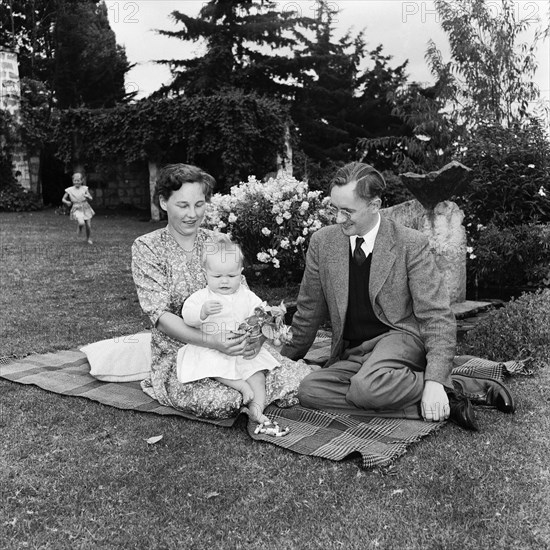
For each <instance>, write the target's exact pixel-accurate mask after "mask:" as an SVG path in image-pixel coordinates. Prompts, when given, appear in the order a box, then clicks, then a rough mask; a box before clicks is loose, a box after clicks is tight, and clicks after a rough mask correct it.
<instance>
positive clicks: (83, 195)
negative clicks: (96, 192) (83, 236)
mask: <svg viewBox="0 0 550 550" xmlns="http://www.w3.org/2000/svg"><path fill="white" fill-rule="evenodd" d="M65 193H67V194H68V195H69V200H70V201H71V202H72V203H73V205H72V207H71V214H70V217H71V220H76V221H77V222H79V223H82V222H83V221H85V220H91V219H92V217H93V216H95V212H94V211H93V209H92V207H91V206H90V205H89V204H88V200H87V195H88V194H89V191H88V186H87V185H81V186H80V187H76V185H72V186H71V187H67V189H65Z"/></svg>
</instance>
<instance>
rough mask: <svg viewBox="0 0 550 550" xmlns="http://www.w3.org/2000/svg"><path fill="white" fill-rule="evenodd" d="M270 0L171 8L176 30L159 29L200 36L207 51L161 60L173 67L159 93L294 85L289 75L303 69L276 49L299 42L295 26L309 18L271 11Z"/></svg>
mask: <svg viewBox="0 0 550 550" xmlns="http://www.w3.org/2000/svg"><path fill="white" fill-rule="evenodd" d="M276 7H277V3H276V2H272V1H270V0H257V1H255V0H210V1H209V2H208V3H207V4H205V5H204V6H203V8H202V9H201V11H200V13H199V16H198V17H190V16H188V15H185V14H184V13H180V12H178V11H174V12H173V13H172V17H173V19H174V20H175V21H176V22H177V23H181V24H182V25H183V29H182V30H179V31H166V30H159V31H158V32H159V33H160V34H162V35H165V36H171V37H175V38H179V39H181V40H184V41H192V42H198V41H201V40H204V41H205V43H206V53H205V54H204V55H203V56H202V57H196V58H193V59H182V60H178V59H170V60H160V61H159V63H164V64H168V65H169V66H170V67H171V70H172V73H173V79H172V82H171V83H170V84H169V85H167V86H165V87H163V88H162V89H161V90H160V93H161V94H166V93H174V94H180V93H185V94H188V95H193V94H215V93H217V92H219V91H220V90H222V89H225V88H240V89H242V90H244V91H255V92H256V93H259V94H267V95H271V96H279V97H290V96H291V95H292V93H293V90H294V86H293V85H292V84H291V83H290V82H289V77H296V76H297V75H299V73H300V72H301V71H302V66H301V63H300V61H299V59H293V58H292V57H289V55H277V54H274V53H273V52H275V51H279V50H285V49H286V50H287V51H288V52H291V51H292V50H294V49H296V48H298V47H300V43H301V35H300V33H299V29H300V28H302V29H306V28H308V27H309V26H310V25H311V24H312V20H311V19H309V18H307V17H300V16H298V14H296V13H295V12H292V11H285V12H284V13H280V12H278V11H276V9H275V8H276Z"/></svg>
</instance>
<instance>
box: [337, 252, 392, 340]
mask: <svg viewBox="0 0 550 550" xmlns="http://www.w3.org/2000/svg"><path fill="white" fill-rule="evenodd" d="M371 261H372V254H369V255H368V256H367V259H366V261H365V262H364V263H363V265H360V266H359V265H357V264H356V263H355V261H354V260H353V257H352V255H351V251H350V256H349V297H348V311H347V313H346V324H345V326H344V340H347V341H349V344H348V347H350V348H353V347H355V346H358V345H359V344H361V343H362V342H365V341H366V340H370V339H371V338H375V337H376V336H379V335H380V334H383V333H384V332H387V331H388V330H389V328H388V327H387V326H386V325H385V324H384V323H382V322H381V321H379V320H378V319H377V318H376V315H375V314H374V310H373V308H372V304H371V301H370V296H369V278H370V266H371Z"/></svg>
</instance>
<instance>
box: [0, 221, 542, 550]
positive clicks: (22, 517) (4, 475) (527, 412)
mask: <svg viewBox="0 0 550 550" xmlns="http://www.w3.org/2000/svg"><path fill="white" fill-rule="evenodd" d="M157 227H159V225H158V224H153V223H150V222H145V221H141V220H140V219H139V218H137V217H135V216H134V217H131V216H114V215H111V216H97V217H96V218H94V230H95V235H94V237H95V242H96V244H94V245H93V246H88V245H86V244H85V243H84V241H83V240H82V239H80V240H79V239H78V238H77V236H76V234H75V232H74V229H75V228H74V226H73V224H72V223H71V222H69V220H68V218H67V217H63V216H57V215H55V214H54V213H53V211H44V212H38V213H32V214H30V213H26V214H6V213H1V214H0V246H1V260H2V261H1V266H0V276H1V279H0V282H1V289H2V295H1V296H2V297H1V303H0V308H1V309H0V311H1V314H0V315H1V319H2V325H1V329H2V330H1V332H2V340H1V342H0V356H4V357H5V356H24V355H28V354H30V353H42V352H46V351H52V350H57V349H64V348H74V347H77V346H80V345H82V344H85V343H88V342H92V341H96V340H99V339H102V338H107V337H111V336H113V335H117V334H118V335H122V334H128V333H132V332H136V331H138V330H141V329H142V328H143V326H144V325H145V326H147V322H148V321H147V320H146V319H145V318H144V317H143V315H142V314H141V312H140V309H139V304H138V303H137V299H136V297H135V291H134V287H133V283H132V280H131V274H130V269H129V267H130V266H129V261H130V245H131V243H132V241H133V239H134V238H135V237H136V236H138V235H140V234H143V233H146V232H148V231H151V230H153V229H155V228H157ZM285 291H286V290H285ZM259 293H260V291H259ZM509 385H510V387H511V390H512V391H513V393H514V395H515V396H516V399H517V402H518V411H517V413H516V414H515V415H513V416H510V415H504V414H502V413H499V412H497V411H494V410H478V418H479V422H480V425H481V432H480V433H478V434H471V433H468V432H465V431H462V430H460V429H459V428H457V427H456V426H454V425H448V426H446V427H445V428H443V429H442V430H440V431H439V432H438V433H437V434H435V435H433V436H430V437H429V438H427V439H426V440H424V441H423V442H421V443H419V444H417V445H415V446H413V447H412V448H411V449H410V450H409V452H408V453H407V454H406V455H405V456H403V457H402V458H401V459H399V460H398V461H397V462H396V463H395V464H394V465H393V467H391V468H387V469H385V470H382V471H381V470H375V471H364V470H362V469H361V468H360V467H359V460H358V459H357V458H350V459H348V460H345V461H343V462H340V463H334V462H330V461H326V460H321V459H317V458H314V457H303V456H300V455H296V454H293V453H290V452H288V451H285V450H282V449H280V448H278V447H275V446H272V445H267V444H260V443H255V442H253V441H252V440H251V439H250V438H249V437H248V436H247V434H246V432H245V431H244V427H243V425H238V426H236V427H234V428H230V429H227V428H218V427H215V426H211V425H207V424H203V423H199V422H192V421H187V420H184V419H181V418H177V417H160V416H156V415H152V414H144V413H137V412H128V411H120V410H117V409H113V408H109V407H106V406H103V405H100V404H98V403H93V402H91V401H87V400H85V399H81V398H74V397H65V396H60V395H56V394H52V393H48V392H46V391H43V390H40V389H38V388H35V387H32V386H23V385H19V384H16V383H12V382H8V381H5V380H1V379H0V396H1V397H0V399H1V401H0V434H1V435H2V437H1V440H0V457H1V458H0V464H1V465H2V467H1V468H0V487H1V490H2V494H1V498H2V514H1V515H0V535H1V539H0V540H1V541H2V542H0V547H2V548H6V549H10V550H11V549H14V550H15V549H20V548H40V549H52V550H53V549H55V550H58V549H65V548H67V549H69V548H70V549H74V548H81V549H88V548H113V549H115V548H116V549H119V548H124V549H126V548H128V549H131V548H137V549H142V548H159V549H172V548H173V549H176V548H177V549H182V548H189V549H193V550H194V549H197V550H200V549H203V548H204V549H206V548H216V549H218V548H219V549H240V548H242V549H260V548H261V549H275V548H277V549H279V548H282V549H291V550H294V549H296V550H303V549H323V550H325V549H341V548H352V549H355V548H357V549H361V550H364V549H370V548H373V549H375V548H376V549H388V550H393V549H411V550H426V549H428V550H431V549H433V550H440V549H457V550H458V549H460V550H462V549H476V550H477V549H478V548H501V549H518V550H520V549H521V550H525V549H533V550H535V549H536V550H539V549H543V548H549V547H550V527H549V526H550V498H549V494H550V469H549V464H548V456H550V442H549V438H548V433H550V415H549V414H548V412H549V408H550V402H549V399H548V395H550V393H549V389H550V375H549V373H548V370H547V369H541V370H539V371H537V374H536V376H535V377H534V378H523V379H513V380H511V381H510V383H509ZM160 434H163V436H164V437H163V439H162V440H161V441H160V442H159V443H157V444H155V445H147V443H146V441H145V440H146V439H147V438H149V437H151V436H154V435H160Z"/></svg>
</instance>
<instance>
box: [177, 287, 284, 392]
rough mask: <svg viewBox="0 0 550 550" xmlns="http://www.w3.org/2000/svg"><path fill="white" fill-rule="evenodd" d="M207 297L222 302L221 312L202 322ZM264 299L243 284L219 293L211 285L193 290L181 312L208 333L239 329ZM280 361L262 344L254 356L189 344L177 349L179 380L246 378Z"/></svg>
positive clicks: (194, 324)
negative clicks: (232, 291)
mask: <svg viewBox="0 0 550 550" xmlns="http://www.w3.org/2000/svg"><path fill="white" fill-rule="evenodd" d="M206 300H217V301H218V302H221V303H222V306H223V309H222V311H221V312H220V313H216V314H214V315H209V316H208V317H207V319H206V320H205V321H201V318H200V312H201V308H202V305H203V304H204V302H205V301H206ZM261 304H262V300H260V298H258V296H256V294H254V292H252V291H251V290H249V289H248V288H246V287H244V286H243V285H241V286H240V287H239V288H238V289H237V291H236V292H235V293H234V294H223V295H222V294H216V293H215V292H212V291H211V290H210V289H209V288H203V289H201V290H199V291H198V292H195V293H193V294H192V295H191V296H189V298H187V300H185V303H184V304H183V308H182V311H181V315H182V317H183V320H184V321H185V322H186V323H187V324H188V325H190V326H193V327H197V328H200V329H201V330H202V332H203V333H205V334H214V333H217V332H220V331H222V330H225V331H237V330H238V328H239V325H240V324H241V323H242V322H243V321H244V320H245V319H246V318H247V317H248V316H250V315H252V313H253V312H254V308H255V307H257V306H259V305H261ZM278 365H279V362H278V361H277V360H276V359H275V358H274V357H273V355H271V354H270V353H269V352H268V351H267V350H266V349H264V348H263V347H262V348H261V349H260V352H259V353H258V355H256V357H254V359H245V358H244V357H242V356H236V357H235V356H231V355H227V354H225V353H222V352H220V351H218V350H215V349H209V348H204V347H201V346H195V345H193V344H187V345H186V346H183V347H181V348H180V350H179V351H178V357H177V373H178V380H179V381H180V382H193V381H194V380H200V379H201V378H215V377H221V378H228V379H229V380H247V379H248V378H249V377H250V376H252V375H253V374H254V373H256V372H258V371H263V370H272V369H274V368H275V367H276V366H278Z"/></svg>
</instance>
